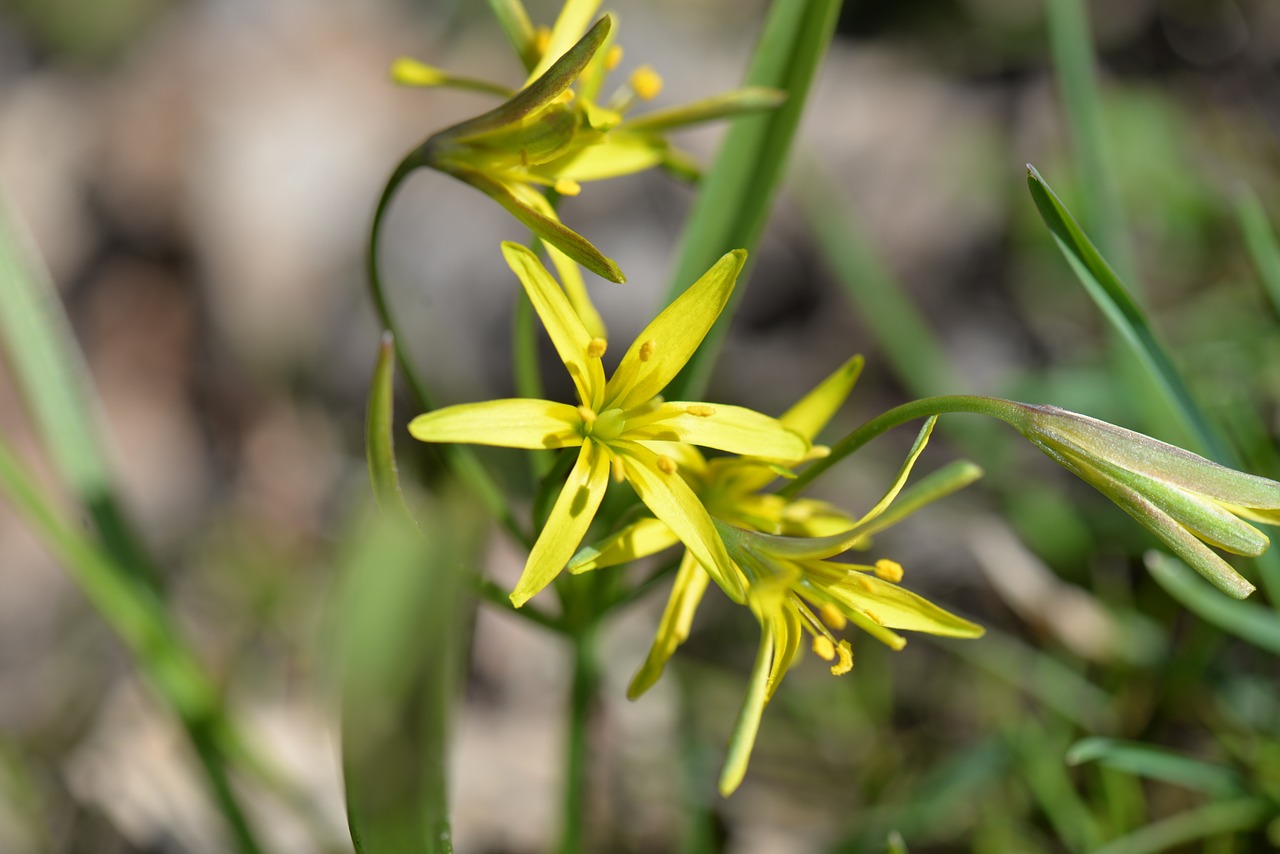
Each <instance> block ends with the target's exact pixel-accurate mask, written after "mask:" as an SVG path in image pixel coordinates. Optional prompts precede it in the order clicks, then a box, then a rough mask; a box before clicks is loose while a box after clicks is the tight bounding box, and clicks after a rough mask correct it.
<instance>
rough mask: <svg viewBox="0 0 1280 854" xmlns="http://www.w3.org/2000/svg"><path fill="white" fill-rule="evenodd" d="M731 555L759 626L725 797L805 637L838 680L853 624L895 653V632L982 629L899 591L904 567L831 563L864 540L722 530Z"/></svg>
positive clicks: (963, 633)
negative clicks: (846, 634)
mask: <svg viewBox="0 0 1280 854" xmlns="http://www.w3.org/2000/svg"><path fill="white" fill-rule="evenodd" d="M717 528H718V530H719V531H720V536H721V538H722V539H723V541H724V543H725V547H726V548H727V550H728V552H729V556H730V557H731V558H732V559H733V561H734V564H735V566H737V567H739V569H740V571H741V572H742V574H743V576H744V578H745V581H746V589H747V604H748V605H749V606H750V607H751V611H752V613H753V614H755V616H756V619H757V620H759V622H760V628H761V637H760V648H759V652H758V654H757V656H756V663H755V667H754V669H753V671H752V675H751V682H750V686H749V687H748V689H747V697H746V699H745V700H744V701H743V705H742V709H741V711H740V712H739V713H738V722H737V725H736V726H735V728H734V734H733V737H732V740H731V741H730V745H729V752H728V756H727V757H726V759H725V765H724V769H723V770H722V771H721V774H720V792H721V794H723V795H726V796H728V795H730V794H732V793H733V791H734V790H735V789H736V788H737V787H738V784H739V783H741V782H742V778H743V776H744V775H745V774H746V771H747V763H748V760H749V759H750V756H751V748H752V746H753V745H754V744H755V738H756V733H757V731H758V730H759V727H760V717H761V715H762V714H763V712H764V707H765V705H766V704H767V703H768V702H769V699H770V698H771V697H772V696H773V693H774V691H776V690H777V688H778V684H779V683H780V682H781V681H782V676H783V674H785V673H786V672H787V669H788V668H789V667H790V666H791V664H792V663H793V662H794V661H795V659H796V656H797V655H798V654H799V652H800V646H801V642H802V641H803V639H804V636H805V634H806V633H807V634H808V635H809V637H810V639H811V643H810V646H811V648H812V649H813V651H814V652H815V653H816V654H817V655H818V656H819V657H820V658H824V659H826V660H827V661H831V662H833V663H832V665H831V672H832V674H833V675H836V676H839V675H843V674H845V673H848V672H849V671H850V670H851V669H852V667H853V649H852V647H851V646H850V644H849V642H848V641H847V640H842V639H838V638H837V637H836V635H835V634H833V633H834V632H840V631H842V630H843V629H844V628H845V627H846V625H847V624H848V623H852V624H853V625H854V626H856V627H858V628H859V629H862V630H863V631H864V632H866V633H868V634H870V635H871V636H872V637H874V638H876V639H877V640H879V641H881V642H883V643H885V644H887V645H888V646H890V647H891V648H893V649H895V650H897V649H902V647H904V646H905V645H906V639H905V638H903V637H902V636H901V635H899V634H898V633H897V632H896V631H894V629H903V630H908V631H917V632H928V633H929V634H934V635H943V636H947V637H958V638H976V637H980V636H981V635H982V634H983V629H982V627H981V626H978V625H976V624H974V623H971V622H969V621H968V620H965V619H963V618H961V617H957V616H956V615H954V614H952V613H950V612H948V611H945V610H943V609H942V608H939V607H938V606H937V605H934V604H933V603H931V602H929V601H928V600H926V599H923V598H921V597H920V596H917V595H916V594H914V593H912V592H910V591H908V590H904V589H903V588H901V587H899V586H898V584H897V582H898V581H900V580H901V579H902V567H901V566H899V565H898V564H897V563H896V562H894V561H891V560H888V559H883V558H882V559H880V560H877V561H876V562H875V563H874V564H871V565H860V564H849V563H837V562H834V561H830V560H827V558H829V557H833V556H835V555H837V554H839V553H841V552H842V551H844V550H845V549H847V548H849V546H850V544H852V543H854V542H856V541H857V539H858V536H859V535H858V533H857V532H856V531H855V532H851V533H850V534H843V535H837V536H835V537H826V538H794V537H774V536H770V535H768V534H761V533H759V532H756V531H745V530H742V529H737V528H733V527H731V526H729V525H725V524H723V523H717Z"/></svg>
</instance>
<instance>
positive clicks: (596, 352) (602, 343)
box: [587, 338, 609, 359]
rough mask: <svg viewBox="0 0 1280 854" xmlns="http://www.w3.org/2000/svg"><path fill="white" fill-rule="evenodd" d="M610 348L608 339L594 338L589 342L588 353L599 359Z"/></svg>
mask: <svg viewBox="0 0 1280 854" xmlns="http://www.w3.org/2000/svg"><path fill="white" fill-rule="evenodd" d="M608 348H609V342H608V341H606V340H604V339H603V338H592V339H591V343H589V344H587V355H588V356H590V357H591V358H593V359H599V358H600V357H601V356H603V355H604V351H605V350H607V349H608Z"/></svg>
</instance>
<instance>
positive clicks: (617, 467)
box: [609, 457, 627, 483]
mask: <svg viewBox="0 0 1280 854" xmlns="http://www.w3.org/2000/svg"><path fill="white" fill-rule="evenodd" d="M609 468H610V469H612V470H613V479H614V481H615V482H617V483H622V482H623V481H624V480H626V479H627V469H626V467H625V466H623V465H622V457H614V458H613V459H612V460H611V461H610V462H609Z"/></svg>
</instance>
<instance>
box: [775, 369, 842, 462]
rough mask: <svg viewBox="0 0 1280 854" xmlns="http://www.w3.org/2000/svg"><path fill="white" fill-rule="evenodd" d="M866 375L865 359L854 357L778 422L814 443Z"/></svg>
mask: <svg viewBox="0 0 1280 854" xmlns="http://www.w3.org/2000/svg"><path fill="white" fill-rule="evenodd" d="M861 373H862V357H861V356H854V357H853V358H852V359H850V360H849V361H847V362H845V363H844V364H843V365H841V366H840V367H839V368H837V369H836V371H835V373H833V374H832V375H831V376H829V377H827V378H826V379H825V380H823V381H822V382H820V383H818V385H817V387H816V388H814V390H813V391H811V392H809V393H808V394H806V395H805V396H804V397H802V398H800V400H798V401H797V402H796V403H795V405H794V406H792V407H791V408H790V409H788V410H787V411H786V412H784V413H783V414H782V417H780V418H779V419H778V420H779V421H781V422H782V423H783V424H785V425H786V426H787V427H788V428H790V429H792V430H794V431H796V432H797V433H799V434H800V435H801V436H803V437H805V438H806V439H808V440H809V441H810V442H812V441H813V440H814V439H815V438H817V436H818V433H819V432H820V431H821V430H822V428H823V427H826V426H827V422H829V421H830V420H831V418H832V416H834V415H835V414H836V410H838V409H839V408H840V407H841V406H843V405H844V402H845V399H846V398H847V397H848V396H849V392H850V391H852V390H853V385H854V383H856V382H857V381H858V376H859V375H860V374H861Z"/></svg>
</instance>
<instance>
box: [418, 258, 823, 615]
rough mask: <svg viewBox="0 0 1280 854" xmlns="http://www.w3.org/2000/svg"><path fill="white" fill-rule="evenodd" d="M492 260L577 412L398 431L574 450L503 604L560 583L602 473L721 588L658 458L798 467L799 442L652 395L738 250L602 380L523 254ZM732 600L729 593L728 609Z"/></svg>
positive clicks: (714, 550)
mask: <svg viewBox="0 0 1280 854" xmlns="http://www.w3.org/2000/svg"><path fill="white" fill-rule="evenodd" d="M502 252H503V255H504V256H505V257H506V259H507V263H508V264H510V265H511V269H512V270H513V271H514V272H515V274H516V276H517V277H518V278H519V279H520V281H521V283H522V284H523V285H524V288H525V291H526V292H527V293H528V295H529V299H530V301H531V302H532V303H533V306H534V309H535V310H536V311H537V313H538V316H539V318H541V320H542V323H543V325H544V326H545V327H546V329H547V333H548V335H550V337H551V341H552V343H553V344H554V345H555V348H556V352H557V353H559V355H560V358H561V359H562V360H563V362H564V365H565V367H566V368H567V369H568V371H569V375H570V377H571V378H572V379H573V384H574V387H575V389H576V391H577V395H578V400H579V404H578V405H577V406H574V405H571V404H567V403H555V402H552V401H547V400H528V399H512V400H494V401H489V402H487V403H472V404H463V405H459V406H450V407H447V408H445V409H440V410H437V411H435V412H429V413H427V414H425V415H420V416H418V417H417V418H415V419H414V420H413V421H412V422H411V423H410V425H409V432H410V433H412V434H413V436H414V437H415V438H418V439H421V440H422V441H424V442H469V443H473V444H481V445H501V446H505V447H512V448H569V447H579V446H580V447H581V451H580V452H579V455H578V460H577V463H576V464H575V465H574V467H573V470H572V471H571V472H570V474H569V479H568V481H567V483H566V484H565V486H564V489H563V490H562V491H561V493H560V497H559V498H558V499H557V501H556V503H555V506H554V507H553V508H552V510H551V515H550V517H549V518H548V520H547V524H546V527H545V528H544V529H543V532H542V534H541V536H539V537H538V540H537V542H536V543H534V546H533V549H532V551H531V553H530V555H529V560H528V562H527V563H526V565H525V569H524V574H523V575H522V576H521V578H520V581H519V583H518V584H517V585H516V589H515V591H514V592H512V594H511V601H512V602H513V603H515V604H516V605H517V606H519V605H522V604H524V603H525V602H526V601H527V600H528V599H529V598H530V597H531V596H533V595H534V594H535V593H537V592H538V591H539V590H541V589H542V588H543V587H545V586H546V585H547V584H548V583H550V581H551V580H552V579H553V578H555V576H556V575H557V574H559V572H560V570H561V569H562V568H563V567H564V565H565V563H566V562H567V561H568V560H569V558H570V557H571V556H572V555H573V553H574V551H575V550H576V549H577V547H578V544H579V543H580V542H581V541H582V538H583V536H584V535H585V534H586V532H587V528H588V527H589V526H590V524H591V520H592V518H594V516H595V512H596V509H597V508H598V507H599V505H600V500H601V499H602V498H603V496H604V491H605V488H606V486H607V485H608V480H609V473H610V471H612V472H613V475H614V477H615V478H616V479H618V480H626V481H627V482H628V483H630V484H631V487H632V488H633V489H634V490H635V492H636V494H637V495H639V496H640V498H641V500H643V501H644V503H645V504H646V505H648V507H649V509H650V510H651V511H652V512H653V514H654V516H656V517H657V518H658V519H661V520H662V522H663V524H665V525H666V527H667V528H669V529H670V530H671V531H673V532H675V534H676V536H677V537H678V538H679V539H680V541H681V542H683V543H684V544H685V546H686V547H687V548H688V549H689V550H690V551H691V552H692V553H693V554H694V555H695V557H696V559H697V560H698V562H699V563H701V564H702V565H703V566H704V567H705V568H706V570H707V571H708V572H710V573H711V574H712V575H713V576H714V577H715V578H716V580H717V581H718V582H720V583H721V584H722V585H723V586H724V587H725V588H726V589H727V590H732V589H733V588H734V585H735V580H734V579H735V575H734V572H733V569H732V566H731V564H730V562H729V558H728V556H727V555H726V553H725V550H724V545H723V544H722V543H721V541H720V538H719V536H717V534H716V532H715V529H714V527H713V526H712V523H711V518H710V517H709V516H708V515H707V511H706V510H705V509H704V508H703V506H702V504H701V502H699V501H698V498H697V496H696V495H695V494H694V493H693V490H691V489H690V488H689V486H688V484H686V483H685V482H684V480H683V479H681V477H680V476H679V474H678V473H677V466H676V463H675V461H674V460H672V458H671V457H669V456H666V455H665V454H663V453H661V449H662V448H663V447H665V445H666V443H672V442H688V443H691V444H696V445H703V446H706V447H711V448H717V449H719V450H722V451H728V452H730V453H735V454H752V455H756V456H762V457H769V458H772V459H780V460H792V461H794V460H799V459H802V458H804V457H805V455H806V454H807V453H808V451H809V443H808V442H807V441H805V439H804V438H803V437H801V436H800V435H799V434H797V433H795V432H793V431H791V430H788V429H787V428H786V427H784V426H783V425H782V424H781V423H779V422H778V421H777V420H776V419H773V418H769V417H768V416H765V415H761V414H759V413H758V412H753V411H752V410H750V409H743V408H741V407H737V406H719V405H716V406H712V405H710V404H706V403H678V402H664V401H662V399H661V398H659V397H658V394H659V393H660V392H661V391H662V389H663V387H665V386H666V384H667V383H668V382H670V381H671V379H672V377H674V376H675V375H676V374H677V373H678V372H679V371H680V369H681V368H682V367H683V366H684V364H685V362H687V361H688V359H689V357H690V356H691V355H692V354H693V352H694V350H696V349H697V347H698V345H699V344H700V343H701V342H702V339H703V338H704V337H705V336H706V334H707V330H708V329H710V328H711V325H712V324H713V323H714V322H715V320H716V318H717V317H719V315H720V312H721V311H722V310H723V309H724V306H725V304H726V302H727V301H728V299H729V294H730V293H732V291H733V287H734V283H735V282H736V281H737V277H738V274H739V272H741V270H742V265H743V263H744V261H745V259H746V252H744V251H742V250H738V251H735V252H730V253H729V254H727V255H725V256H724V257H723V258H721V259H720V260H719V261H718V262H717V263H716V264H715V266H714V267H712V268H711V269H710V270H708V271H707V273H706V274H705V275H704V276H702V277H701V278H700V279H698V281H697V282H695V283H694V284H693V285H692V286H690V287H689V289H688V290H687V291H685V292H684V294H682V295H681V296H680V297H678V298H677V299H676V300H675V301H674V302H673V303H672V304H671V305H670V306H668V307H667V308H666V309H665V310H664V311H663V312H662V313H661V314H659V315H658V316H657V317H656V318H654V320H653V322H651V323H650V324H649V325H648V326H647V327H645V329H644V331H642V332H641V333H640V335H639V337H638V338H637V339H636V340H635V342H634V343H632V345H631V347H630V348H629V349H628V350H627V352H626V354H625V355H624V356H623V357H622V361H621V362H620V363H619V365H618V368H617V370H615V371H614V373H613V376H612V377H610V378H609V380H608V382H606V381H605V377H604V367H603V364H602V362H601V357H602V356H603V355H604V353H605V347H606V344H605V341H604V339H602V338H598V337H595V336H592V335H591V334H590V333H589V332H588V331H587V329H586V327H585V326H584V325H583V323H582V321H581V320H580V319H579V317H578V315H577V313H576V312H575V311H574V309H573V307H572V306H571V305H570V303H569V301H568V299H567V298H566V297H565V295H564V293H563V291H561V290H560V288H559V286H558V285H557V284H556V282H555V279H553V278H552V277H551V274H550V273H548V272H547V271H546V269H545V268H544V267H543V266H542V264H541V263H540V262H539V261H538V259H537V257H536V256H535V255H534V254H533V253H532V252H531V251H529V250H528V249H526V248H525V247H523V246H519V245H516V244H514V243H504V244H503V245H502ZM654 447H657V448H658V450H655V449H654ZM741 595H742V594H741V592H740V591H739V593H738V596H739V601H741Z"/></svg>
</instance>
